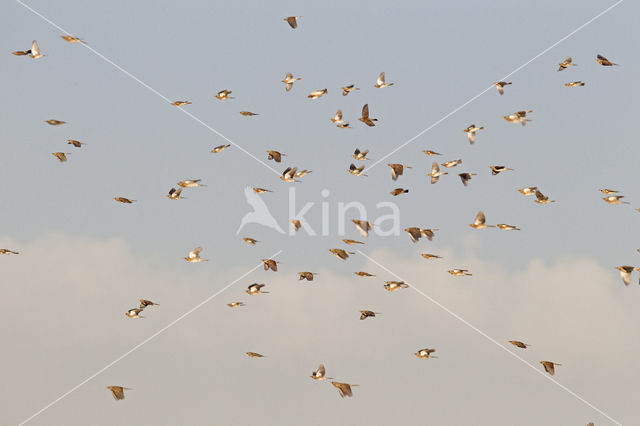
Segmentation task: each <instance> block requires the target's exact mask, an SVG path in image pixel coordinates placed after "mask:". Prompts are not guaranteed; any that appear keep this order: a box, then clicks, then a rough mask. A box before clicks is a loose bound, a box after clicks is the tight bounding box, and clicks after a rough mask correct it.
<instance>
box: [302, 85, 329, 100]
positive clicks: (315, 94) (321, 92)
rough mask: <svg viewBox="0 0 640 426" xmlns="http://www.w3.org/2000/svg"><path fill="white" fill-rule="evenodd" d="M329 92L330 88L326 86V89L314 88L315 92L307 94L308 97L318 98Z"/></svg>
mask: <svg viewBox="0 0 640 426" xmlns="http://www.w3.org/2000/svg"><path fill="white" fill-rule="evenodd" d="M327 92H328V90H327V88H326V87H325V88H324V89H319V90H314V91H313V92H311V93H309V94H308V95H307V98H310V99H318V98H320V97H322V95H325V94H326V93H327Z"/></svg>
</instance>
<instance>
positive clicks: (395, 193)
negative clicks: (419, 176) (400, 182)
mask: <svg viewBox="0 0 640 426" xmlns="http://www.w3.org/2000/svg"><path fill="white" fill-rule="evenodd" d="M407 192H409V190H408V189H404V188H396V189H394V190H393V191H391V192H390V193H389V194H391V195H393V196H394V197H397V196H398V195H400V194H406V193H407Z"/></svg>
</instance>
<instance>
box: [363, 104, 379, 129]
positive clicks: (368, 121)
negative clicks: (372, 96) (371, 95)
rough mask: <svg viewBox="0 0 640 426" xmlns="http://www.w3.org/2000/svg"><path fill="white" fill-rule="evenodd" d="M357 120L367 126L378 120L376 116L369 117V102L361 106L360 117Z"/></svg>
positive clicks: (371, 125)
mask: <svg viewBox="0 0 640 426" xmlns="http://www.w3.org/2000/svg"><path fill="white" fill-rule="evenodd" d="M358 120H360V121H362V122H363V123H364V124H366V125H367V126H369V127H373V126H375V124H374V123H373V122H374V121H378V119H377V118H369V104H364V106H363V107H362V117H360V118H358Z"/></svg>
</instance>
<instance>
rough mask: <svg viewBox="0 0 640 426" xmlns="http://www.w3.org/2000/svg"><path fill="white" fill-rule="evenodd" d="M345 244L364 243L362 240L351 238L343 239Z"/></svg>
mask: <svg viewBox="0 0 640 426" xmlns="http://www.w3.org/2000/svg"><path fill="white" fill-rule="evenodd" d="M342 241H343V242H344V243H345V244H347V245H349V246H352V245H354V244H364V243H363V242H362V241H357V240H349V239H345V240H342Z"/></svg>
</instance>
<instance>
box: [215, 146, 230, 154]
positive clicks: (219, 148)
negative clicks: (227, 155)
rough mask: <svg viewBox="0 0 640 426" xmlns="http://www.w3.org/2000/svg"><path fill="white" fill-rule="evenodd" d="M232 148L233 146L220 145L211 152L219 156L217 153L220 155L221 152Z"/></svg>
mask: <svg viewBox="0 0 640 426" xmlns="http://www.w3.org/2000/svg"><path fill="white" fill-rule="evenodd" d="M230 146H231V145H219V146H216V147H215V148H213V149H212V150H211V152H212V153H213V154H217V153H219V152H220V151H222V150H223V149H227V148H229V147H230Z"/></svg>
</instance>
